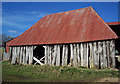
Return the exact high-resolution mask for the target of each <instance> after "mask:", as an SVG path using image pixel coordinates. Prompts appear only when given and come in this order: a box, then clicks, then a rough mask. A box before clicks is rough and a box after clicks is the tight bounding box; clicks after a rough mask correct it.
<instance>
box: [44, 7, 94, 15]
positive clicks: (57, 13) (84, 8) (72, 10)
mask: <svg viewBox="0 0 120 84" xmlns="http://www.w3.org/2000/svg"><path fill="white" fill-rule="evenodd" d="M87 8H93V7H92V6H89V7H85V8H79V9H74V10H69V11H63V12H57V13H52V14H48V15H55V14H61V13H65V12H72V11H77V10H81V9H87ZM48 15H46V16H48ZM44 17H45V16H44Z"/></svg>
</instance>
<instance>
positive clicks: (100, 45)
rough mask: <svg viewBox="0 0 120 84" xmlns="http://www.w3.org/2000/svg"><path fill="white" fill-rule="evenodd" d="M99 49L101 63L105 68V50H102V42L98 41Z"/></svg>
mask: <svg viewBox="0 0 120 84" xmlns="http://www.w3.org/2000/svg"><path fill="white" fill-rule="evenodd" d="M98 49H99V61H100V62H99V63H100V64H99V65H100V67H101V68H103V60H102V59H103V52H102V42H98Z"/></svg>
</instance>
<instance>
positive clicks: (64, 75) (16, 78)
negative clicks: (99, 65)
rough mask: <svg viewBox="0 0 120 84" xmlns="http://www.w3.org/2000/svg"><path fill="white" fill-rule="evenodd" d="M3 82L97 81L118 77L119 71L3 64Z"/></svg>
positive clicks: (6, 62)
mask: <svg viewBox="0 0 120 84" xmlns="http://www.w3.org/2000/svg"><path fill="white" fill-rule="evenodd" d="M2 66H3V68H2V71H3V74H2V75H3V81H6V82H47V81H49V82H56V81H57V82H59V81H62V82H66V81H71V82H73V81H86V82H87V81H95V80H99V79H100V78H106V77H112V78H116V77H118V76H119V75H120V74H119V71H116V70H113V69H103V70H98V69H86V68H84V67H79V68H73V67H68V66H67V67H61V66H59V67H54V66H40V65H11V64H9V62H8V61H3V63H2Z"/></svg>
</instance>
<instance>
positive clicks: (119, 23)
mask: <svg viewBox="0 0 120 84" xmlns="http://www.w3.org/2000/svg"><path fill="white" fill-rule="evenodd" d="M107 24H108V25H120V21H118V22H108V23H107Z"/></svg>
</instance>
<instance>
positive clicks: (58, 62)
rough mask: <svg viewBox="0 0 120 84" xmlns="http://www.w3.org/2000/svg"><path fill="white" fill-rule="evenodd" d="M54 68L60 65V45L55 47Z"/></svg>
mask: <svg viewBox="0 0 120 84" xmlns="http://www.w3.org/2000/svg"><path fill="white" fill-rule="evenodd" d="M56 60H57V61H56V66H59V65H60V45H58V46H57V59H56Z"/></svg>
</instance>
